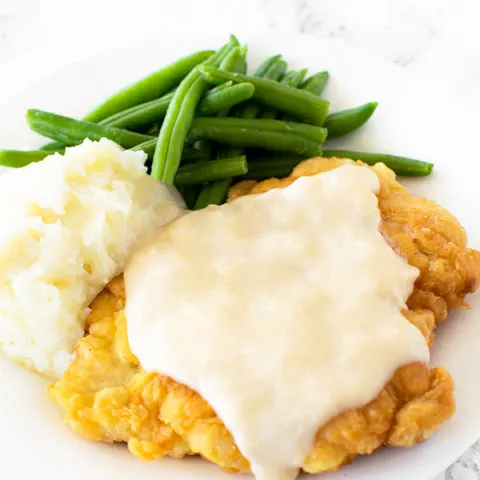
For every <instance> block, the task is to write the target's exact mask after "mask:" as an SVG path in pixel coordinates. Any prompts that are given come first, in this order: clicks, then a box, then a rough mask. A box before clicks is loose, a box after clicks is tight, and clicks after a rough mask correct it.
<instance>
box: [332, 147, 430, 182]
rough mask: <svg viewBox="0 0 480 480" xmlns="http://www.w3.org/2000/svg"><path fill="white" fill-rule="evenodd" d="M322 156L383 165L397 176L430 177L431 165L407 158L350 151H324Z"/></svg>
mask: <svg viewBox="0 0 480 480" xmlns="http://www.w3.org/2000/svg"><path fill="white" fill-rule="evenodd" d="M323 156H324V157H338V158H350V159H352V160H361V161H362V162H364V163H366V164H367V165H375V164H376V163H384V164H385V165H386V166H387V167H388V168H390V169H391V170H393V171H394V172H395V173H396V174H397V175H401V176H404V177H424V176H427V175H430V173H432V169H433V163H428V162H422V161H421V160H415V159H413V158H408V157H399V156H397V155H388V154H385V153H367V152H354V151H351V150H325V151H324V152H323Z"/></svg>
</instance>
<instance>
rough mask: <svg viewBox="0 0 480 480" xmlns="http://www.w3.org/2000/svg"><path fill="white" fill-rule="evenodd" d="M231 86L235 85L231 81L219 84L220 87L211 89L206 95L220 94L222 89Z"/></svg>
mask: <svg viewBox="0 0 480 480" xmlns="http://www.w3.org/2000/svg"><path fill="white" fill-rule="evenodd" d="M232 85H235V84H234V83H233V82H232V81H229V82H225V83H221V84H220V85H216V86H215V87H213V88H212V89H211V90H210V91H209V92H208V93H209V94H210V93H215V92H220V91H221V90H223V89H224V88H228V87H231V86H232Z"/></svg>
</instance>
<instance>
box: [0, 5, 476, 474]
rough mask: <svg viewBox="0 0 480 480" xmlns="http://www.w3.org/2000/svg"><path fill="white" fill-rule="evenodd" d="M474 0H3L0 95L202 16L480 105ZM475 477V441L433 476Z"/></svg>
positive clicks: (210, 23)
mask: <svg viewBox="0 0 480 480" xmlns="http://www.w3.org/2000/svg"><path fill="white" fill-rule="evenodd" d="M479 5H480V4H479V2H478V0H420V1H419V0H402V1H398V0H363V1H360V0H334V1H332V0H242V1H237V2H227V1H222V0H201V1H199V0H197V1H194V0H174V1H166V0H135V2H126V1H125V2H120V1H119V0H82V1H81V2H72V1H69V0H0V101H1V100H4V99H6V98H8V96H9V94H10V92H11V91H13V90H14V89H21V87H22V85H26V84H28V82H30V81H31V77H32V76H36V75H39V76H40V75H45V74H47V73H48V72H49V70H50V69H51V68H53V67H54V66H55V65H58V63H59V62H61V63H67V62H70V61H74V60H76V59H78V58H81V57H83V56H87V55H89V54H92V53H94V52H95V51H98V50H105V49H109V48H111V47H112V46H119V45H126V44H128V43H131V42H132V41H138V40H139V39H141V38H143V37H148V36H151V35H153V34H154V32H155V31H156V30H157V29H162V28H165V27H166V26H169V27H170V28H171V26H172V25H176V26H178V29H179V30H180V31H181V30H184V29H187V28H188V27H189V25H192V24H196V25H198V24H199V23H200V24H201V25H203V26H204V27H205V28H222V29H225V30H226V31H235V30H236V27H237V28H238V26H239V25H248V27H249V28H258V29H262V28H263V29H265V28H273V29H276V30H280V31H283V32H295V33H306V34H309V35H312V36H314V37H316V38H318V39H322V38H330V37H335V38H338V39H341V40H342V41H344V42H345V43H347V44H349V45H353V46H355V47H356V48H360V49H362V50H365V51H368V52H370V53H372V54H374V55H377V56H379V57H381V58H383V59H385V60H387V61H389V62H394V63H395V64H397V65H399V66H400V67H402V68H405V69H407V70H408V71H410V72H411V73H412V74H415V75H421V76H423V77H427V78H428V79H429V80H430V81H432V82H434V83H435V84H436V85H437V86H439V87H440V88H441V89H442V90H443V91H444V92H445V98H447V99H448V98H451V99H454V100H456V101H459V102H461V103H462V104H463V105H464V108H465V109H479V108H480V86H479V85H480V29H478V14H477V11H478V9H479ZM146 12H147V13H146ZM13 66H14V67H13ZM32 72H34V73H32ZM439 100H440V101H441V100H442V99H439ZM446 108H447V107H446ZM446 114H447V115H448V110H447V111H446ZM479 436H480V432H479ZM475 479H480V442H479V443H478V444H476V445H474V446H472V448H471V449H470V450H469V451H468V452H466V454H465V455H464V456H463V457H462V458H461V459H459V461H458V462H456V463H455V464H454V465H452V467H450V468H449V469H448V470H447V471H446V472H445V473H444V474H442V475H440V476H439V477H438V478H436V479H435V480H475ZM426 480H428V479H426Z"/></svg>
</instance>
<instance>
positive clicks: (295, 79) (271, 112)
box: [261, 68, 307, 119]
mask: <svg viewBox="0 0 480 480" xmlns="http://www.w3.org/2000/svg"><path fill="white" fill-rule="evenodd" d="M306 74H307V69H306V68H304V69H302V70H298V71H296V70H292V71H291V72H288V73H287V74H286V75H285V76H284V77H283V78H282V79H281V80H280V83H281V84H282V85H287V86H289V87H293V88H297V87H298V86H299V85H300V84H301V83H302V81H303V79H304V78H305V75H306ZM261 117H262V118H270V119H274V118H277V117H278V112H277V110H275V109H273V108H269V109H267V110H265V111H264V112H263V113H262V115H261Z"/></svg>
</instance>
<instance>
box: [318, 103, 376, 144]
mask: <svg viewBox="0 0 480 480" xmlns="http://www.w3.org/2000/svg"><path fill="white" fill-rule="evenodd" d="M377 105H378V103H377V102H370V103H366V104H365V105H360V106H359V107H356V108H350V109H348V110H342V111H341V112H335V113H331V114H330V115H329V116H328V117H327V119H326V120H325V123H324V125H323V126H324V127H325V128H326V129H327V130H328V138H334V137H340V136H342V135H346V134H347V133H351V132H353V131H354V130H357V129H358V128H360V127H361V126H362V125H365V123H367V122H368V120H369V118H370V117H371V116H372V115H373V112H374V111H375V109H376V108H377Z"/></svg>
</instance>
